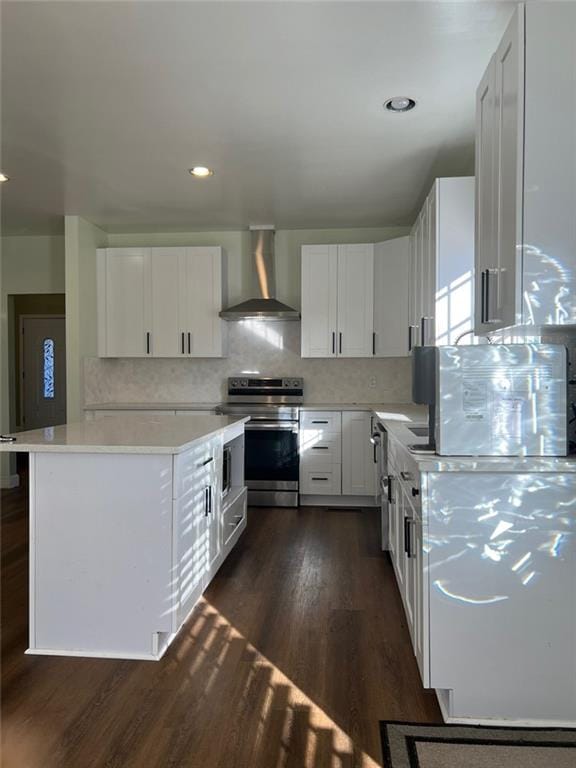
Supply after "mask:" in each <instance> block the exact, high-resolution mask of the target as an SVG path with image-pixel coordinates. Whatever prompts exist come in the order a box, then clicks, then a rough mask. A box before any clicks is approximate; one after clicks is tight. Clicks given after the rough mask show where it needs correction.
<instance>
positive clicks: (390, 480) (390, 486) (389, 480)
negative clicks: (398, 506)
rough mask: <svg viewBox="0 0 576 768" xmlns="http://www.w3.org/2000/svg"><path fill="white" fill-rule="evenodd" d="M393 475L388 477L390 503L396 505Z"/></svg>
mask: <svg viewBox="0 0 576 768" xmlns="http://www.w3.org/2000/svg"><path fill="white" fill-rule="evenodd" d="M392 480H393V478H392V475H388V503H389V504H394V499H393V498H392Z"/></svg>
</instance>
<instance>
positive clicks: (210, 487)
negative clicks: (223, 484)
mask: <svg viewBox="0 0 576 768" xmlns="http://www.w3.org/2000/svg"><path fill="white" fill-rule="evenodd" d="M208 513H209V514H210V515H211V514H212V486H211V485H209V486H208Z"/></svg>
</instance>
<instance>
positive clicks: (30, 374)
mask: <svg viewBox="0 0 576 768" xmlns="http://www.w3.org/2000/svg"><path fill="white" fill-rule="evenodd" d="M21 323H22V325H21V330H22V334H21V338H22V353H21V365H20V376H21V392H22V423H23V426H24V429H39V428H40V427H51V426H55V425H56V424H64V422H65V421H66V328H65V320H64V318H63V317H56V316H55V317H23V318H22V320H21Z"/></svg>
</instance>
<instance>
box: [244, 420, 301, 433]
mask: <svg viewBox="0 0 576 768" xmlns="http://www.w3.org/2000/svg"><path fill="white" fill-rule="evenodd" d="M244 429H246V430H249V431H255V430H259V429H280V430H282V431H284V432H298V425H297V424H293V423H284V424H283V423H281V422H280V423H276V422H275V423H273V424H266V423H264V422H262V421H256V422H254V423H252V422H251V421H249V422H248V423H247V424H245V425H244Z"/></svg>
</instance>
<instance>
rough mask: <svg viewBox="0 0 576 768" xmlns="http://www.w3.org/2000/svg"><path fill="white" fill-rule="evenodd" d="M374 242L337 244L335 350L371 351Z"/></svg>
mask: <svg viewBox="0 0 576 768" xmlns="http://www.w3.org/2000/svg"><path fill="white" fill-rule="evenodd" d="M373 333H374V245H373V244H372V243H367V244H363V245H340V246H338V354H339V355H340V356H341V357H371V356H372V355H373V354H374V348H373V345H374V336H373Z"/></svg>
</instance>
